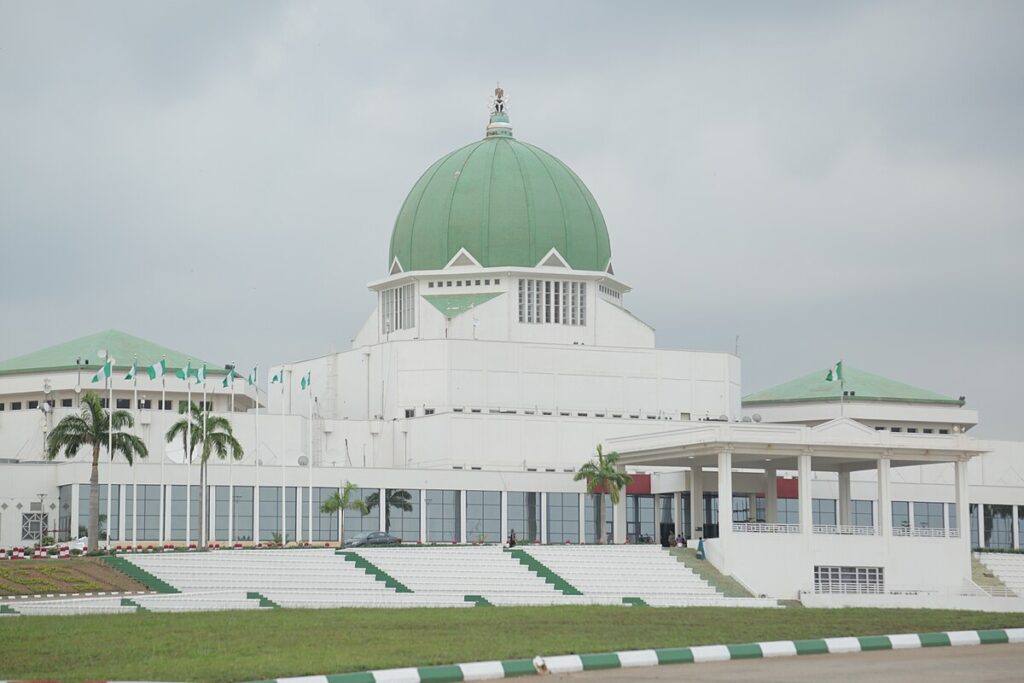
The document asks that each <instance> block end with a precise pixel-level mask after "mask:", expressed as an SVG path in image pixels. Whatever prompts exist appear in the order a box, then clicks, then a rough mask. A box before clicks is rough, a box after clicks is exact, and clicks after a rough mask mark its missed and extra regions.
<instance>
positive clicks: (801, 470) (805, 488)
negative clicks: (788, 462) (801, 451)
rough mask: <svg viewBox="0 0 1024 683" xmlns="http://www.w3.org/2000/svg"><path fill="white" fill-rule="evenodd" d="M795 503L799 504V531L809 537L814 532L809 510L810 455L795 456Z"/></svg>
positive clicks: (812, 519) (811, 515) (812, 518)
mask: <svg viewBox="0 0 1024 683" xmlns="http://www.w3.org/2000/svg"><path fill="white" fill-rule="evenodd" d="M797 496H798V500H797V503H798V505H799V506H800V533H801V534H803V535H804V536H806V537H809V536H810V535H811V534H813V533H814V515H813V514H812V512H811V456H810V455H798V456H797Z"/></svg>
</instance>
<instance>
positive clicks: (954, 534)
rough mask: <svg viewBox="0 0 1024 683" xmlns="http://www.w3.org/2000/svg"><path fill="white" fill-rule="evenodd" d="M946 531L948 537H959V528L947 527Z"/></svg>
mask: <svg viewBox="0 0 1024 683" xmlns="http://www.w3.org/2000/svg"><path fill="white" fill-rule="evenodd" d="M947 533H948V535H949V537H950V538H960V530H959V529H948V530H947Z"/></svg>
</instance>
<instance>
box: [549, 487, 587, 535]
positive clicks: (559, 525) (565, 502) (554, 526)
mask: <svg viewBox="0 0 1024 683" xmlns="http://www.w3.org/2000/svg"><path fill="white" fill-rule="evenodd" d="M579 542H580V497H579V494H578V493H549V494H548V543H579Z"/></svg>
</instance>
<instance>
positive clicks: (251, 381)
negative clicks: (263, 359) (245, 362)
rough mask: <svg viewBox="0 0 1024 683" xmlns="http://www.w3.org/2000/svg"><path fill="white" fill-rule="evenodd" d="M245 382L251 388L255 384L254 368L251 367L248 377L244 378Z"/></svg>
mask: <svg viewBox="0 0 1024 683" xmlns="http://www.w3.org/2000/svg"><path fill="white" fill-rule="evenodd" d="M245 381H246V382H248V383H249V386H252V385H253V384H256V367H255V366H253V369H252V372H250V373H249V376H248V377H246V378H245Z"/></svg>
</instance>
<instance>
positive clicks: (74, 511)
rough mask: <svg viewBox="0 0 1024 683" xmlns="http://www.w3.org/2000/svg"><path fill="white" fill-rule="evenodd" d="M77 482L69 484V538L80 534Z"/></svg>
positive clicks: (79, 497)
mask: <svg viewBox="0 0 1024 683" xmlns="http://www.w3.org/2000/svg"><path fill="white" fill-rule="evenodd" d="M79 486H80V485H79V484H78V483H74V484H72V485H71V528H69V529H68V536H69V537H70V540H72V541H73V540H75V539H76V538H78V537H79V536H81V534H79V533H78V506H80V505H81V504H82V496H81V494H80V493H79ZM57 519H58V520H59V519H60V509H58V510H57ZM57 526H58V527H60V522H59V521H58V522H57ZM160 529H161V531H160V534H161V536H162V535H163V527H160Z"/></svg>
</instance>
